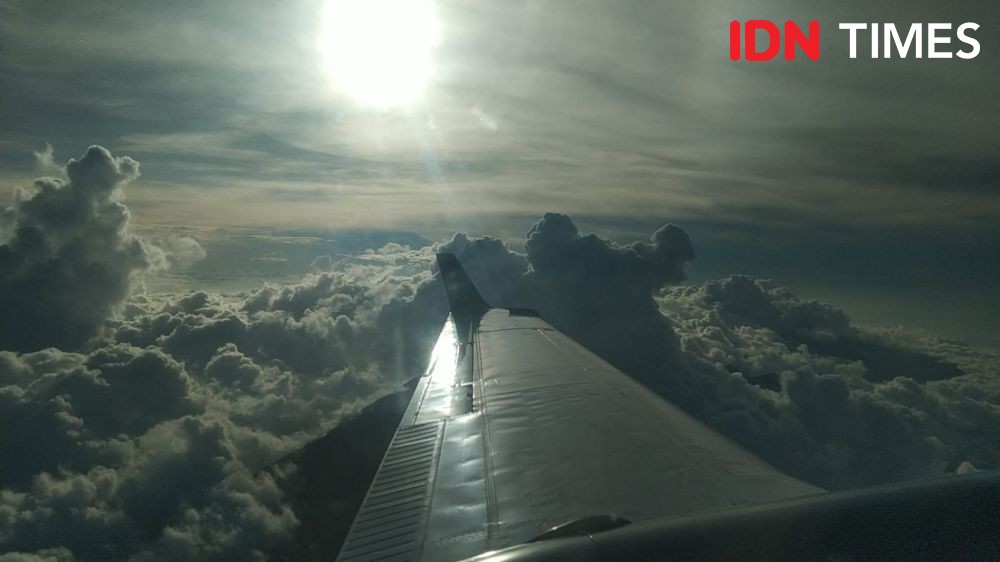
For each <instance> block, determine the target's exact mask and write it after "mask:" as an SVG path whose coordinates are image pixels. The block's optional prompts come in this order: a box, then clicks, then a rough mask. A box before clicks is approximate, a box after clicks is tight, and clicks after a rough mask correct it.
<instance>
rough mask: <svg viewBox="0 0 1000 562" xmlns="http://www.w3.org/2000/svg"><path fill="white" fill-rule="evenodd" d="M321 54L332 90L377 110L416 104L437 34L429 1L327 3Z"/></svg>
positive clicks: (343, 0) (426, 80) (424, 86)
mask: <svg viewBox="0 0 1000 562" xmlns="http://www.w3.org/2000/svg"><path fill="white" fill-rule="evenodd" d="M321 17H322V22H321V29H320V50H321V52H322V54H323V62H324V66H325V69H326V71H327V72H328V73H329V76H330V79H331V80H332V81H333V83H334V84H335V86H336V88H337V89H338V90H340V91H342V92H344V93H346V94H348V95H350V96H351V97H352V98H354V99H355V100H357V101H358V102H360V103H362V104H364V105H368V106H373V107H377V108H382V109H387V108H390V107H397V106H407V105H410V104H412V103H414V102H416V101H418V100H419V99H420V98H421V97H422V96H423V94H424V92H425V90H426V89H427V86H428V84H429V83H430V81H431V78H432V74H433V55H434V50H435V48H436V47H437V45H438V43H439V41H440V30H439V26H438V22H437V18H436V15H435V12H434V5H433V2H432V0H327V2H326V4H325V6H324V9H323V13H322V16H321Z"/></svg>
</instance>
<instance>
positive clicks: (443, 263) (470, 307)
mask: <svg viewBox="0 0 1000 562" xmlns="http://www.w3.org/2000/svg"><path fill="white" fill-rule="evenodd" d="M437 263H438V269H439V270H440V271H441V281H442V282H444V290H445V292H446V293H447V294H448V305H449V306H450V307H451V313H452V315H453V316H454V317H455V318H456V319H461V320H471V319H473V318H475V317H478V316H482V315H483V314H485V313H486V311H487V310H489V309H490V308H491V307H490V305H489V304H487V303H486V301H485V300H484V299H483V297H482V295H480V294H479V290H478V289H476V286H475V285H474V284H473V283H472V280H471V279H469V275H468V274H467V273H466V272H465V268H463V267H462V264H461V263H460V262H459V261H458V257H457V256H456V255H455V254H448V253H442V254H437Z"/></svg>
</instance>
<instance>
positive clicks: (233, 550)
mask: <svg viewBox="0 0 1000 562" xmlns="http://www.w3.org/2000/svg"><path fill="white" fill-rule="evenodd" d="M751 18H763V19H771V20H776V21H784V20H786V19H793V20H795V21H797V22H799V23H800V24H803V25H804V24H805V23H806V22H807V21H808V20H810V19H813V18H815V19H817V20H819V21H820V23H821V25H822V30H823V31H822V33H823V35H822V55H821V58H820V60H819V61H818V62H809V61H807V60H804V59H800V60H796V61H792V62H786V61H783V60H779V61H773V62H770V63H761V64H749V63H746V62H734V61H730V60H729V58H728V36H727V35H728V24H729V22H730V21H731V20H733V19H738V20H746V19H751ZM854 21H860V22H895V23H897V24H898V25H900V26H905V25H907V24H909V23H910V22H952V23H954V24H956V25H957V24H960V23H963V22H966V21H973V22H976V23H978V24H979V25H980V29H979V31H978V32H976V34H975V37H976V38H977V39H978V40H979V41H980V43H981V53H980V55H979V56H978V57H976V58H975V59H972V60H962V59H951V60H929V59H921V60H915V59H910V60H897V59H893V60H871V59H867V58H864V57H862V58H858V59H855V60H852V59H850V58H849V57H848V56H847V47H848V45H847V35H846V34H845V33H843V32H839V31H838V30H837V23H839V22H854ZM997 29H1000V12H998V11H997V10H996V6H995V5H993V4H992V3H990V2H965V3H961V4H956V3H943V2H927V1H920V2H913V1H908V2H903V1H887V2H881V3H878V4H877V5H876V4H874V3H871V2H860V1H848V2H837V3H831V2H822V3H820V2H801V1H796V2H792V1H780V0H766V1H765V0H755V1H749V2H748V1H739V2H737V1H735V0H733V1H725V0H710V1H705V2H696V3H695V2H691V3H682V2H679V1H673V0H664V1H652V0H615V1H598V0H572V1H571V0H562V1H559V0H552V1H543V0H522V1H511V0H475V1H473V0H406V1H404V0H268V1H264V0H245V1H244V0H241V1H235V0H232V1H227V0H219V1H213V2H154V1H144V0H120V1H119V0H108V1H103V2H88V3H82V2H78V1H69V0H53V1H48V2H32V1H29V0H0V77H2V78H0V124H2V126H0V311H2V313H0V458H2V459H4V461H5V462H3V463H0V562H15V561H17V562H40V561H46V562H50V561H56V562H72V561H73V560H92V559H123V560H124V559H128V560H141V561H147V560H160V559H173V560H178V559H181V560H219V559H240V560H244V559H245V560H268V559H273V560H282V559H310V558H309V557H304V556H298V555H297V554H298V553H302V552H311V553H312V555H313V556H312V558H315V559H329V555H330V552H329V550H330V548H331V547H330V545H329V544H326V545H325V546H324V549H325V550H322V551H317V550H316V544H317V543H314V542H312V541H313V539H312V538H310V537H311V535H310V534H309V532H306V531H304V530H303V529H306V530H308V529H313V530H315V529H326V528H327V527H326V525H327V524H328V521H326V520H324V519H323V518H322V517H319V518H318V519H317V517H318V516H317V515H316V514H317V513H319V514H320V515H323V514H325V513H327V512H325V511H323V510H324V509H328V508H330V509H334V508H336V509H339V510H340V511H338V519H337V520H338V521H340V523H338V524H339V525H341V526H342V527H343V526H344V525H346V523H345V521H350V519H351V517H352V514H351V513H349V512H345V509H346V508H345V507H344V506H345V505H350V501H349V498H350V497H355V498H360V496H361V495H362V494H363V492H364V490H362V489H360V488H359V487H358V485H357V483H356V482H355V483H354V484H351V482H353V480H352V481H349V482H345V481H342V480H340V479H338V478H329V477H327V478H325V481H324V483H323V487H324V490H323V491H324V494H326V493H327V492H329V493H330V494H331V495H330V496H329V497H332V498H334V500H333V504H331V505H332V507H331V505H321V506H319V508H320V509H319V511H317V510H314V509H312V508H311V507H310V508H306V509H304V508H303V506H302V505H300V503H299V501H300V500H301V497H302V495H303V490H302V489H298V488H296V486H300V484H296V483H295V482H296V476H295V475H296V474H300V475H301V474H323V475H327V476H328V472H326V467H325V465H323V464H322V463H320V464H319V465H316V464H309V463H310V462H313V461H309V460H308V459H310V458H319V459H320V460H322V459H328V458H355V457H353V456H352V455H362V454H363V455H367V456H369V457H371V458H369V459H368V460H369V461H371V463H373V464H377V461H378V459H379V458H381V453H382V451H383V450H384V448H385V444H384V443H381V442H378V440H377V439H367V438H362V437H356V436H355V437H352V436H351V435H350V434H349V430H350V427H351V426H346V427H347V428H348V429H347V430H345V431H348V435H347V437H345V436H344V434H340V435H339V437H337V436H336V435H335V437H336V438H334V439H331V440H326V441H324V439H323V436H324V435H328V432H330V431H331V430H333V429H335V428H338V427H345V426H344V425H343V422H344V420H347V419H356V418H352V416H354V415H355V414H358V413H359V412H361V411H368V412H369V413H370V412H371V410H365V408H367V407H369V406H370V405H371V404H373V403H375V401H376V400H379V399H380V398H382V397H386V396H389V395H392V394H393V393H398V392H400V391H401V389H402V388H404V387H405V384H406V383H407V381H410V380H412V378H413V377H415V376H419V374H420V373H421V372H423V370H424V369H425V367H426V362H427V356H428V353H429V349H430V347H431V345H432V344H433V342H434V341H435V338H436V335H437V333H438V331H439V330H440V327H441V325H442V322H443V321H444V319H445V317H446V315H447V313H448V308H447V299H446V298H445V295H444V292H443V289H442V287H441V283H440V279H439V278H438V276H437V274H436V273H435V268H434V255H435V253H436V252H441V251H445V252H451V253H455V254H456V255H457V256H458V258H459V260H460V261H461V262H462V263H463V264H465V266H466V267H467V269H468V270H469V274H470V276H471V278H472V279H473V280H474V281H475V283H476V284H477V286H479V288H480V289H481V290H482V291H483V293H484V295H486V297H487V299H488V300H490V302H492V303H494V304H497V305H501V306H517V307H534V308H536V309H537V310H539V312H540V314H541V316H542V317H543V318H545V319H546V320H547V321H549V322H551V323H552V324H553V325H554V326H555V327H556V328H558V329H560V330H562V331H564V332H565V333H566V334H567V335H569V336H570V337H572V338H574V339H576V340H578V341H580V342H581V343H583V344H584V345H585V346H587V347H588V348H590V349H592V350H593V351H595V353H597V354H598V355H600V356H602V357H603V358H605V359H607V360H608V361H609V362H610V363H612V364H613V365H615V366H616V367H618V368H619V369H621V370H622V371H623V372H625V373H627V374H628V375H630V376H632V377H634V378H636V379H637V380H639V381H640V382H642V383H643V384H645V385H646V386H648V387H649V388H650V389H651V390H653V391H654V392H656V393H658V394H660V395H661V396H663V397H665V398H666V399H668V400H670V401H672V402H673V403H675V404H676V405H678V406H679V407H681V408H682V409H684V410H685V411H687V412H688V413H689V414H691V415H692V416H694V417H695V418H696V419H698V420H699V421H701V422H702V423H704V424H706V425H707V426H709V427H711V428H713V429H715V430H716V431H719V432H720V433H722V434H724V435H725V436H727V437H729V438H730V439H732V440H734V441H735V442H736V443H738V444H740V445H741V446H743V447H745V448H747V449H748V450H750V451H751V452H752V453H754V454H756V455H758V456H760V457H761V458H762V459H764V460H765V461H767V462H768V463H771V464H773V465H774V466H775V467H776V468H778V469H780V470H782V471H784V472H787V473H788V474H790V475H793V476H795V477H797V478H800V479H802V480H805V481H807V482H810V483H813V484H815V485H818V486H822V487H824V488H828V489H831V490H839V489H847V488H855V487H859V486H867V485H872V484H880V483H886V482H894V481H899V480H907V479H914V478H924V477H934V476H941V475H946V474H953V473H956V472H959V473H966V472H973V471H976V470H982V469H996V468H998V467H1000V447H998V444H997V440H996V435H997V434H998V431H1000V382H998V381H1000V377H998V371H997V369H998V368H1000V314H997V312H1000V221H998V219H1000V198H998V197H997V190H998V188H1000V185H998V180H1000V140H998V137H997V131H1000V112H998V109H1000V97H998V96H997V95H996V93H997V91H998V90H1000V88H998V86H1000V72H998V70H1000V67H998V64H997V61H998V58H997V57H998V53H1000V40H998V34H997V32H996V30H997ZM866 47H867V40H866V39H865V40H862V43H861V48H860V51H861V52H862V53H864V52H865V50H866ZM404 401H405V400H404ZM379 415H381V414H379ZM390 429H391V428H390ZM389 433H391V431H390V432H389ZM366 435H367V434H366ZM330 442H332V443H334V444H333V445H329V443H330ZM324 443H327V445H324ZM307 446H308V447H313V449H311V451H312V452H315V451H316V450H317V449H318V450H319V454H318V455H316V456H313V455H312V453H310V454H307V455H302V454H301V452H302V451H304V450H306V449H304V447H307ZM325 447H333V448H332V449H328V448H325ZM362 476H363V475H362ZM354 477H355V480H358V479H359V478H360V480H364V478H363V477H358V476H357V475H354ZM307 491H308V490H307ZM306 495H307V496H308V495H310V494H306ZM323 497H324V498H326V497H328V496H325V495H324V496H323ZM345 502H346V503H345ZM338 506H339V507H338ZM338 532H339V533H341V534H340V535H339V536H342V535H343V533H346V527H345V528H339V530H337V532H335V533H333V535H334V536H338V535H337V533H338ZM301 549H304V550H301Z"/></svg>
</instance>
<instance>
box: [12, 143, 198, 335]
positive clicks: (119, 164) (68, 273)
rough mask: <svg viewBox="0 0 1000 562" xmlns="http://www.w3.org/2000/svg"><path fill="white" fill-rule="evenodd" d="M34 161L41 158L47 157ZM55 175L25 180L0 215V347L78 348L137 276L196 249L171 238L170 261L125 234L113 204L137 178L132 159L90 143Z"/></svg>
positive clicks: (123, 216)
mask: <svg viewBox="0 0 1000 562" xmlns="http://www.w3.org/2000/svg"><path fill="white" fill-rule="evenodd" d="M49 152H50V151H49ZM47 154H48V153H47ZM40 158H41V159H43V160H47V161H51V154H48V156H46V155H45V154H43V155H42V156H41V157H40ZM65 176H66V179H60V178H53V177H44V178H39V179H37V180H35V183H34V186H33V187H32V188H31V189H30V190H19V191H17V192H16V194H15V199H14V204H13V206H12V207H10V208H9V209H8V210H7V211H6V212H5V215H4V222H5V223H7V225H6V227H5V230H6V231H8V232H9V233H10V235H9V237H8V238H7V239H6V241H5V243H4V244H3V245H2V246H0V308H2V309H3V310H4V311H5V313H4V315H3V316H2V317H0V346H2V347H4V348H6V349H16V350H22V351H30V350H36V349H40V348H42V347H45V346H50V345H51V346H56V347H61V348H74V347H77V346H79V345H80V344H82V343H83V342H84V341H86V340H87V339H88V338H90V337H92V336H95V335H96V334H97V333H98V332H99V330H100V329H101V327H102V326H103V324H104V322H105V321H106V320H109V319H110V318H112V317H113V316H114V314H115V313H116V312H117V311H118V309H119V308H120V306H121V304H122V303H123V302H124V300H125V298H126V297H128V295H129V293H130V290H131V288H132V285H133V283H134V282H135V280H136V276H137V275H138V274H139V273H141V272H143V271H146V270H148V269H150V268H152V267H165V265H164V263H163V262H164V260H168V261H169V260H173V261H176V262H184V261H188V260H190V256H191V254H192V253H197V248H196V247H197V242H194V241H193V240H190V239H189V240H187V241H183V240H182V241H178V242H177V243H176V245H177V247H179V248H182V249H183V252H182V253H180V254H177V255H174V254H168V253H165V252H164V251H163V250H161V249H158V248H155V247H154V246H151V245H149V244H147V243H145V242H143V241H142V240H140V239H139V238H136V237H135V236H132V235H131V234H129V232H128V223H129V211H128V209H127V208H126V207H125V205H124V204H123V203H122V201H121V200H122V190H123V189H124V187H125V186H126V185H128V184H129V183H130V182H131V181H133V180H134V179H135V178H137V177H138V176H139V163H138V162H136V161H135V160H133V159H131V158H129V157H114V156H112V155H111V153H110V152H108V151H107V150H106V149H104V148H102V147H100V146H91V147H90V148H88V149H87V152H86V153H85V154H84V155H83V156H82V157H81V158H80V159H71V160H70V161H69V162H68V163H67V164H66V166H65Z"/></svg>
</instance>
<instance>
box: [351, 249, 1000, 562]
mask: <svg viewBox="0 0 1000 562" xmlns="http://www.w3.org/2000/svg"><path fill="white" fill-rule="evenodd" d="M438 263H439V266H440V270H441V277H442V279H443V281H444V284H445V288H446V290H447V293H448V299H449V304H450V306H451V311H452V312H451V315H450V316H449V318H448V320H447V321H446V323H445V325H444V327H443V328H442V330H441V334H440V336H439V338H438V340H437V343H436V345H435V346H434V350H433V353H432V356H431V361H430V366H429V367H428V369H427V371H426V374H425V375H424V376H423V377H421V379H420V381H419V384H418V386H417V388H416V390H415V392H414V395H413V398H412V400H411V402H410V404H409V407H408V409H407V410H406V413H405V414H404V415H403V418H402V421H401V423H400V425H399V429H398V430H397V432H396V434H395V437H394V438H393V439H392V442H391V443H390V445H389V447H388V450H387V451H386V454H385V457H384V458H383V460H382V463H381V466H380V468H379V470H378V472H377V473H376V475H375V478H374V480H373V481H372V483H371V486H370V488H369V490H368V494H367V496H366V497H365V500H364V502H363V504H362V507H361V509H360V511H359V512H358V514H357V516H356V518H355V521H354V523H353V525H352V527H351V530H350V532H349V534H348V537H347V539H346V541H345V543H344V545H343V546H342V548H341V551H340V555H339V558H338V559H339V560H341V561H342V562H348V561H361V560H435V561H436V560H461V559H465V558H468V557H474V556H478V555H483V556H484V557H485V558H489V559H495V560H543V559H544V560H549V559H551V560H567V559H574V560H577V559H579V560H585V559H586V560H597V559H619V560H620V559H692V558H697V557H702V558H704V559H713V558H715V559H718V558H720V557H740V558H753V556H755V555H756V554H759V555H760V559H779V558H783V557H784V555H782V556H777V555H776V553H778V552H782V553H785V554H787V553H793V554H795V553H798V554H800V555H807V554H808V553H811V552H814V550H815V549H820V548H823V549H830V548H832V549H834V550H832V551H831V552H833V551H836V549H837V548H840V549H841V551H843V550H844V548H846V549H847V550H848V551H849V550H851V545H852V544H853V543H851V542H850V541H848V540H846V539H845V540H844V541H841V542H845V541H846V544H847V546H843V545H840V543H837V542H836V541H838V540H841V539H840V538H838V537H840V535H832V534H831V532H829V531H823V530H822V529H823V527H822V526H820V525H818V524H816V525H812V526H807V523H808V522H810V521H812V522H816V521H819V520H823V521H826V524H827V526H830V525H832V523H830V521H833V522H834V523H836V522H837V521H840V520H841V519H837V517H841V518H842V519H843V518H848V517H850V516H855V518H857V517H861V519H858V521H869V520H867V519H864V517H869V518H876V519H877V518H878V517H880V515H879V514H880V513H881V512H880V511H879V510H878V508H879V506H887V505H892V506H897V507H898V506H904V507H905V506H907V505H909V504H907V503H906V502H907V501H911V502H912V501H914V500H913V498H914V497H917V498H918V500H919V499H920V497H922V496H920V494H919V493H917V494H916V495H914V493H912V491H907V490H904V489H902V488H891V489H889V488H886V489H884V490H876V491H875V492H872V493H868V494H864V495H857V494H855V495H853V496H852V495H850V494H846V495H845V494H827V493H825V492H824V490H822V489H820V488H817V487H815V486H812V485H810V484H807V483H805V482H802V481H799V480H796V479H795V478H792V477H790V476H788V475H785V474H783V473H781V472H779V471H778V470H776V469H775V468H773V467H771V466H769V465H768V464H767V463H765V462H763V461H762V460H760V459H758V458H757V457H756V456H754V455H753V454H751V453H750V452H748V451H747V450H745V449H743V448H741V447H740V446H738V445H736V444H735V443H733V442H732V441H730V440H729V439H727V438H725V437H723V436H722V435H720V434H719V433H717V432H716V431H714V430H712V429H710V428H708V427H707V426H705V425H704V424H702V423H700V422H698V421H697V420H695V419H694V418H692V417H691V416H689V415H687V414H686V413H684V412H683V411H682V410H680V409H679V408H677V407H676V406H674V405H672V404H670V403H669V402H667V401H665V400H663V399H662V398H660V397H659V396H656V395H654V394H653V393H652V392H650V391H649V390H647V389H646V388H645V387H643V386H642V385H640V384H639V383H637V382H635V381H633V380H632V379H631V378H629V377H628V376H626V375H625V374H623V373H622V372H621V371H619V370H618V369H616V368H615V367H613V366H611V365H610V364H608V363H607V362H606V361H604V360H602V359H601V358H600V357H598V356H597V355H595V354H594V353H592V352H590V351H589V350H587V349H586V348H584V347H583V346H581V345H580V344H578V343H577V342H575V341H573V340H572V339H571V338H569V337H568V336H566V335H565V334H563V333H561V332H559V331H558V330H556V329H555V328H553V327H552V326H551V325H549V324H548V323H546V322H545V321H544V320H542V319H541V318H539V317H538V315H537V314H535V313H534V312H533V311H530V310H519V309H500V308H491V307H489V306H488V305H487V304H486V303H485V301H484V300H483V299H482V297H481V296H480V295H479V293H478V291H477V290H476V288H475V287H474V286H473V284H472V283H471V281H470V280H469V278H468V276H467V275H466V273H465V271H464V270H463V269H462V267H461V265H459V263H458V260H457V259H456V258H455V257H454V256H452V255H449V254H442V255H439V256H438ZM969 482H972V484H971V485H970V484H969ZM984 482H985V484H983V483H984ZM977 483H978V484H977ZM959 484H960V485H959V486H957V488H956V486H955V485H954V483H950V484H948V485H951V486H952V488H947V485H946V486H945V488H944V489H943V490H944V491H941V490H942V488H941V487H940V486H937V487H936V488H935V490H936V492H935V493H936V494H937V495H938V496H942V495H943V497H945V498H946V499H949V500H953V499H954V498H955V497H963V498H966V497H968V498H969V499H970V501H971V500H975V501H977V502H979V503H976V505H980V504H981V503H982V502H983V501H986V500H992V501H993V502H995V503H994V504H993V507H989V505H987V506H985V507H983V510H985V512H989V513H994V514H1000V508H997V507H995V505H1000V501H998V500H1000V494H998V493H997V486H996V482H995V479H994V480H989V481H987V480H983V479H982V478H980V479H971V480H969V479H966V480H962V481H961V482H959ZM963 486H964V487H963ZM970 486H971V488H970ZM967 488H968V489H967ZM901 490H902V491H901ZM956 490H957V491H956ZM970 490H971V491H970ZM984 490H985V492H984ZM963 493H964V494H965V495H964V496H963V495H962V494H963ZM984 493H985V496H984ZM879 494H882V496H885V497H888V498H889V499H888V500H886V499H885V498H883V499H882V500H877V498H879V497H881V496H879ZM935 497H936V496H935ZM873 498H876V499H873ZM984 498H985V499H984ZM921 501H923V500H921ZM886 502H888V503H886ZM893 502H895V503H893ZM918 503H919V502H918ZM923 505H924V504H922V503H921V504H920V505H918V506H917V507H920V506H923ZM772 506H776V507H772ZM873 506H874V507H873ZM925 507H926V506H925ZM873 509H874V511H873ZM990 510H992V511H990ZM985 512H984V513H985ZM984 513H979V514H978V515H979V516H980V518H981V517H982V516H983V515H984ZM824 517H825V518H826V519H823V518H824ZM890 519H891V517H890ZM986 520H987V521H988V522H989V521H992V523H993V524H997V523H1000V516H998V517H997V518H994V519H993V520H989V519H988V518H987V519H986ZM870 522H871V521H870ZM882 522H883V521H878V520H876V521H874V522H872V523H874V524H876V526H877V524H880V523H882ZM977 522H979V520H976V521H973V522H970V523H968V525H970V526H967V527H966V529H965V530H966V531H968V530H969V529H972V530H973V531H975V530H977V529H979V530H981V531H982V532H988V530H993V531H996V530H997V529H1000V527H995V526H994V527H989V525H987V527H985V528H982V527H981V526H980V527H975V524H977ZM857 526H858V523H857V522H854V523H852V524H851V525H848V526H847V527H845V526H843V525H841V527H840V529H841V530H840V531H838V532H842V533H848V531H849V530H850V529H854V528H855V527H857ZM909 529H910V527H906V530H909ZM862 530H863V529H862ZM931 534H933V533H931ZM959 534H961V533H959ZM963 536H964V535H963ZM831 537H832V538H831ZM741 541H742V542H741ZM831 541H833V542H831ZM939 542H940V541H939ZM789 545H791V546H789ZM842 547H843V548H842ZM779 548H780V549H782V550H777V549H779ZM504 549H507V550H504ZM727 549H729V550H727ZM796 549H798V550H796ZM802 549H806V550H802ZM809 549H813V550H809ZM500 551H502V552H500ZM838 552H839V551H838ZM484 553H485V554H484ZM727 553H728V554H727ZM754 553H756V554H754ZM674 556H683V558H672V557H674ZM664 557H666V558H664ZM802 557H803V556H793V558H799V559H801V558H802ZM832 559H840V558H832ZM847 559H851V558H847Z"/></svg>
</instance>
